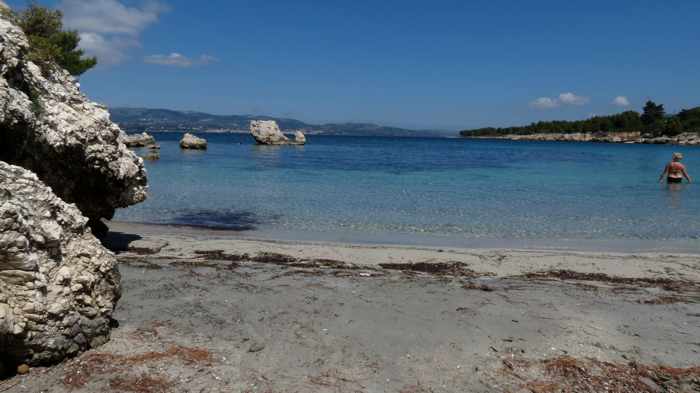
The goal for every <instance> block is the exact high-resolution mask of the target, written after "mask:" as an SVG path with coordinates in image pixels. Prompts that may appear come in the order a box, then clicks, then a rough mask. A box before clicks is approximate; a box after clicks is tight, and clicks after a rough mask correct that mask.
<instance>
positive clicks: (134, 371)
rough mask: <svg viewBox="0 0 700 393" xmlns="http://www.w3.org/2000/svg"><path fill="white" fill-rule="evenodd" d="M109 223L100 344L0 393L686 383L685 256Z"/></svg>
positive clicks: (694, 295) (697, 302)
mask: <svg viewBox="0 0 700 393" xmlns="http://www.w3.org/2000/svg"><path fill="white" fill-rule="evenodd" d="M110 226H111V228H112V230H113V234H112V238H111V244H112V247H113V248H114V249H115V250H117V252H118V257H119V260H120V262H121V266H120V270H121V273H122V285H123V298H122V299H121V301H120V303H119V305H118V308H117V311H116V315H115V318H116V319H117V321H118V324H119V326H118V327H117V328H115V329H114V330H113V333H112V339H111V341H110V342H109V343H107V344H106V345H104V346H102V347H100V348H97V349H95V350H92V351H90V352H88V353H85V354H83V355H81V356H80V357H78V358H76V359H72V360H69V361H66V362H64V363H62V364H60V365H56V366H53V367H50V368H36V369H32V370H31V373H30V374H29V375H25V376H17V377H15V378H12V379H10V380H6V381H3V382H0V392H5V391H7V392H39V391H47V392H94V391H117V392H401V393H409V392H519V391H522V392H555V391H562V390H561V389H562V388H564V387H568V388H569V389H570V390H568V391H581V392H584V391H585V392H588V391H590V392H597V391H603V390H602V389H603V387H604V386H607V388H608V391H613V392H625V391H630V392H646V391H649V392H654V391H670V390H671V389H672V390H673V391H678V392H693V391H698V390H700V367H698V366H700V361H699V360H698V359H700V257H698V256H697V255H682V254H678V255H671V254H659V253H641V254H621V253H592V252H572V251H566V252H564V251H536V250H503V249H501V250H496V249H494V250H489V249H480V250H477V249H456V248H449V249H448V248H445V249H438V248H423V247H409V246H403V247H398V246H380V245H371V246H367V245H350V244H333V243H299V242H279V241H262V240H249V239H248V240H246V239H242V238H241V237H240V234H235V233H228V232H218V231H206V230H195V229H189V228H176V227H161V226H148V225H133V224H123V223H112V224H111V225H110ZM165 243H167V245H165V246H164V247H163V248H162V249H160V250H159V251H158V252H155V253H152V254H144V252H153V251H155V250H156V249H158V248H160V246H162V245H163V244H165ZM159 244H160V245H159ZM134 245H140V246H141V247H140V249H139V250H138V251H139V252H134V250H135V249H134ZM129 247H131V248H132V250H131V251H129ZM149 247H150V248H152V250H150V251H149V250H148V248H149ZM557 389H559V390H557Z"/></svg>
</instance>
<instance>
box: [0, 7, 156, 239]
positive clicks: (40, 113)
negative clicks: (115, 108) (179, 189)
mask: <svg viewBox="0 0 700 393" xmlns="http://www.w3.org/2000/svg"><path fill="white" fill-rule="evenodd" d="M8 15H9V13H5V12H0V42H1V43H2V44H1V46H2V50H0V64H1V65H2V66H0V86H2V88H0V103H2V104H1V105H0V130H2V145H3V146H2V149H0V161H5V162H7V163H9V164H14V165H20V166H22V167H24V168H26V169H28V170H30V171H32V172H34V173H35V174H36V175H37V176H38V178H39V179H40V180H41V181H42V182H44V183H45V184H46V185H48V186H49V187H51V188H52V189H53V192H54V193H55V194H56V195H57V196H58V197H59V198H61V199H63V200H64V201H65V202H67V203H75V204H76V205H77V207H78V209H80V211H81V212H82V214H83V215H84V216H86V217H88V218H89V219H90V221H89V225H90V226H91V227H92V228H93V230H94V233H97V234H100V235H102V234H105V233H106V231H107V228H106V226H105V225H104V223H102V222H101V221H100V219H101V218H112V217H113V216H114V212H115V210H116V209H117V208H122V207H127V206H130V205H133V204H136V203H139V202H142V201H143V200H145V199H146V191H147V187H146V172H145V170H144V167H143V162H142V160H141V159H139V158H138V157H137V156H136V154H134V152H132V151H131V150H129V149H128V148H127V147H126V145H125V144H124V143H123V142H124V136H125V134H124V132H123V131H122V130H121V129H120V128H119V127H118V126H117V125H116V124H115V123H113V122H112V121H111V120H110V117H109V112H108V111H107V108H106V107H105V106H103V105H101V104H98V103H95V102H92V101H90V100H89V99H88V98H87V97H86V96H85V95H84V94H83V93H81V91H80V84H79V83H78V79H77V78H76V77H73V76H71V75H70V74H69V73H68V72H67V71H65V70H63V69H61V68H60V67H57V66H54V67H50V68H45V67H38V66H37V64H36V63H34V62H33V61H32V58H33V57H32V56H30V55H28V53H29V52H30V46H29V40H28V39H27V36H26V35H25V34H24V32H23V31H22V29H21V28H20V27H19V26H18V25H17V24H16V23H15V21H14V20H13V19H12V18H11V17H9V16H8Z"/></svg>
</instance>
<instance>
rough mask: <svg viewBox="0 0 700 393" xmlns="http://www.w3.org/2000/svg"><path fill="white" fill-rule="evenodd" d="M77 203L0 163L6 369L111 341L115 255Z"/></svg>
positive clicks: (0, 303)
mask: <svg viewBox="0 0 700 393" xmlns="http://www.w3.org/2000/svg"><path fill="white" fill-rule="evenodd" d="M87 221H88V219H87V218H85V217H84V216H83V215H82V214H81V213H80V211H79V210H78V209H77V208H76V207H75V205H72V204H67V203H65V202H63V201H62V200H61V199H60V198H58V197H57V196H56V195H55V194H54V193H53V192H52V190H51V189H50V188H49V187H48V186H47V185H45V184H44V183H42V182H41V181H40V180H39V179H38V178H37V176H36V175H35V174H33V173H31V172H29V171H27V170H25V169H23V168H20V167H18V166H14V165H9V164H7V163H5V162H1V161H0V354H2V361H3V362H5V364H6V366H14V365H17V364H22V363H26V364H29V365H38V364H46V363H52V362H57V361H60V360H62V359H64V358H65V357H67V356H71V355H75V354H77V353H78V352H80V351H84V350H87V349H89V348H93V347H96V346H99V345H101V344H102V343H104V342H106V341H107V340H108V338H109V331H110V321H111V317H112V311H113V310H114V306H115V304H116V302H117V300H118V299H119V296H120V286H119V282H120V276H119V271H118V269H117V261H116V258H115V257H114V255H113V254H112V253H111V252H109V251H107V250H106V249H105V248H104V247H103V246H102V245H101V244H100V242H99V241H98V240H97V239H96V238H95V237H94V236H93V235H92V233H90V230H89V229H88V227H87Z"/></svg>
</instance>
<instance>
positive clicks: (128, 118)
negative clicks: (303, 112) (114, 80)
mask: <svg viewBox="0 0 700 393" xmlns="http://www.w3.org/2000/svg"><path fill="white" fill-rule="evenodd" d="M109 111H110V113H111V114H112V120H113V121H114V122H116V123H118V124H119V126H120V127H122V129H124V130H125V131H127V132H141V131H148V132H161V131H200V132H217V131H219V132H220V131H240V130H243V131H247V130H248V125H249V123H250V121H251V120H275V121H277V124H279V126H280V128H281V129H282V131H284V132H293V131H296V130H303V131H304V132H306V133H309V134H323V135H374V136H399V137H401V136H404V137H405V136H414V137H415V136H433V137H434V136H441V137H444V136H452V133H451V132H447V131H433V130H409V129H405V128H397V127H386V126H381V125H377V124H372V123H328V124H309V123H305V122H303V121H300V120H296V119H287V118H281V117H271V116H261V115H212V114H209V113H202V112H192V111H175V110H169V109H149V108H110V110H109Z"/></svg>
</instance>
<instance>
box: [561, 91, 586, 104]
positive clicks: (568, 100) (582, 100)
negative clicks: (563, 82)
mask: <svg viewBox="0 0 700 393" xmlns="http://www.w3.org/2000/svg"><path fill="white" fill-rule="evenodd" d="M559 101H560V102H561V103H562V104H565V105H585V104H587V103H588V101H590V100H589V99H588V97H581V96H577V95H576V94H574V93H561V94H559Z"/></svg>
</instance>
